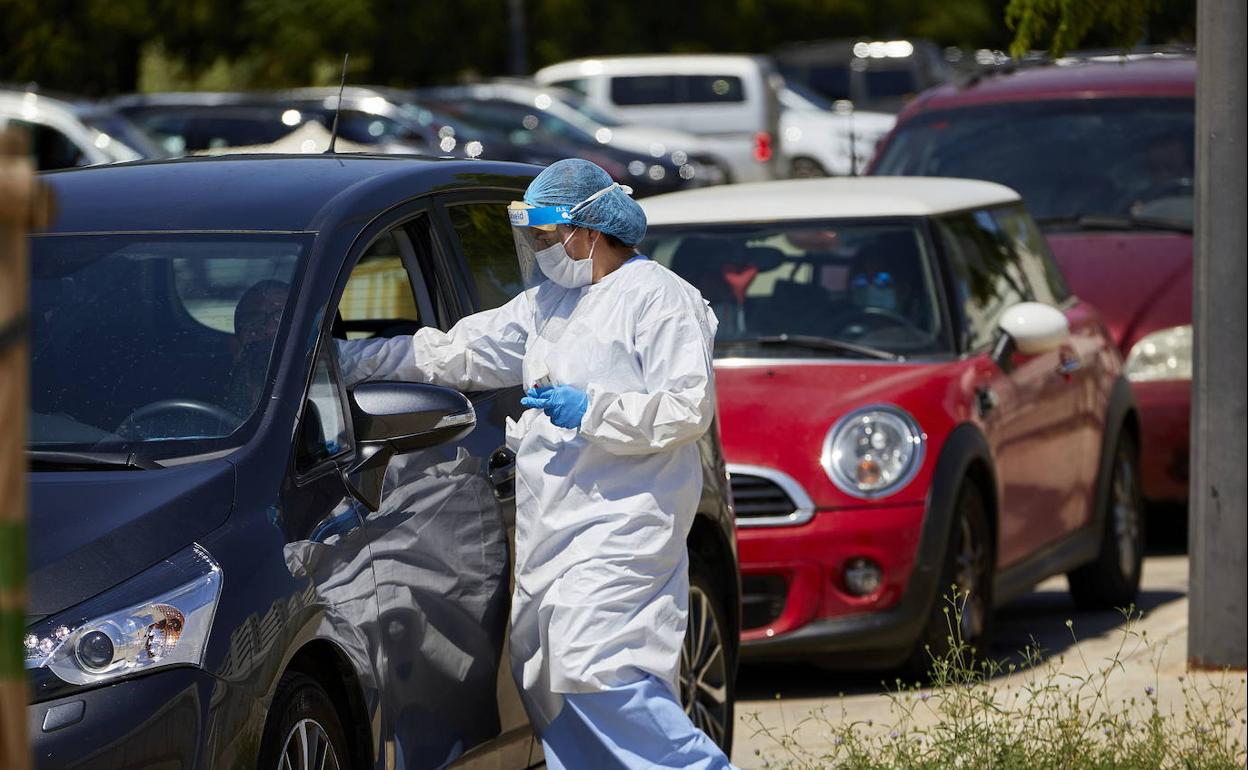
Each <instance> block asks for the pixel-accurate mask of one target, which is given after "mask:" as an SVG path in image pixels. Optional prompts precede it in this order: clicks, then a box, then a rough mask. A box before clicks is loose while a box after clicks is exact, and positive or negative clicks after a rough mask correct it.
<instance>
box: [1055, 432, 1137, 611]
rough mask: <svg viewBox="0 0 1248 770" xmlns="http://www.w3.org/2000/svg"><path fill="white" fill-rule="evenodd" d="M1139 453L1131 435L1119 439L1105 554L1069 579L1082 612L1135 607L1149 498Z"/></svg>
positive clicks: (1105, 528) (1105, 517)
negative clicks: (1145, 493)
mask: <svg viewBox="0 0 1248 770" xmlns="http://www.w3.org/2000/svg"><path fill="white" fill-rule="evenodd" d="M1139 467H1140V466H1139V452H1138V450H1137V448H1136V444H1135V439H1134V438H1133V437H1132V436H1131V435H1130V434H1129V433H1127V432H1126V431H1123V432H1122V433H1121V435H1120V436H1119V438H1118V446H1117V447H1116V448H1115V450H1114V464H1113V466H1111V470H1110V473H1111V474H1112V475H1111V476H1110V480H1109V494H1108V495H1107V496H1106V498H1105V500H1104V501H1103V502H1102V505H1104V506H1105V510H1103V511H1101V520H1102V521H1103V522H1104V525H1103V529H1102V532H1101V549H1100V552H1099V553H1098V554H1097V556H1096V560H1095V561H1092V562H1090V563H1088V564H1085V565H1083V566H1082V567H1079V568H1078V569H1076V570H1074V571H1072V572H1070V573H1069V574H1067V575H1066V579H1067V581H1068V582H1069V583H1070V596H1071V598H1072V599H1074V600H1075V604H1077V605H1078V606H1079V607H1080V608H1082V609H1102V610H1103V609H1115V608H1119V607H1126V606H1127V605H1129V604H1131V603H1132V602H1134V601H1135V597H1136V594H1137V593H1139V589H1140V572H1141V569H1140V567H1141V564H1142V563H1143V560H1144V511H1143V507H1144V506H1143V493H1142V492H1141V490H1140V474H1139Z"/></svg>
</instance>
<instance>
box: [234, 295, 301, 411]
mask: <svg viewBox="0 0 1248 770" xmlns="http://www.w3.org/2000/svg"><path fill="white" fill-rule="evenodd" d="M289 293H290V286H289V285H287V284H286V283H285V282H284V281H273V280H263V281H258V282H256V283H254V284H252V285H251V286H250V287H248V289H247V291H245V292H243V296H242V297H240V298H239V300H238V304H237V305H235V306H234V338H233V339H232V340H230V384H229V388H228V390H227V391H226V401H225V407H226V408H227V409H229V410H230V411H231V412H233V413H234V414H237V415H240V416H241V415H247V414H250V413H251V410H252V409H253V408H254V407H255V405H256V400H257V399H258V398H259V397H260V390H261V389H262V388H263V387H264V375H265V372H266V371H267V369H268V362H269V354H270V352H272V350H273V341H274V340H275V339H276V338H277V327H278V325H279V324H280V323H281V320H282V310H283V308H285V306H286V298H287V296H288V295H289Z"/></svg>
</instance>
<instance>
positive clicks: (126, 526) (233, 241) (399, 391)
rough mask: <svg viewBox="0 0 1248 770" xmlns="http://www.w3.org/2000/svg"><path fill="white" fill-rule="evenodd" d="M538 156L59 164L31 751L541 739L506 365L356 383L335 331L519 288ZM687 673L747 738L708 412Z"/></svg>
mask: <svg viewBox="0 0 1248 770" xmlns="http://www.w3.org/2000/svg"><path fill="white" fill-rule="evenodd" d="M536 171H537V169H536V168H535V167H532V166H524V165H518V164H507V163H493V162H483V161H464V160H459V161H457V160H441V161H438V160H417V159H410V158H394V157H390V158H386V157H365V156H343V155H322V156H281V157H266V156H233V157H228V158H213V159H192V160H175V161H159V162H149V163H136V164H127V165H119V166H109V167H99V168H93V169H82V170H74V171H66V172H57V173H53V174H49V175H47V176H45V177H44V179H45V180H46V182H47V183H48V184H49V185H50V186H51V187H52V188H53V190H54V191H55V194H56V196H57V199H58V204H59V210H60V214H59V217H58V219H57V221H56V223H55V228H54V229H53V230H52V231H51V232H47V233H44V234H41V235H39V236H36V237H35V238H33V240H32V260H31V261H32V277H33V282H32V295H31V303H32V308H31V314H32V319H33V321H32V328H31V340H30V342H31V350H32V388H31V408H32V409H31V422H30V448H29V462H30V470H31V473H30V489H31V522H30V553H29V557H30V558H29V569H30V575H29V589H30V593H29V612H30V617H29V625H28V629H27V634H26V638H25V640H24V642H25V653H26V666H27V669H28V672H29V674H30V681H31V686H32V690H31V692H32V703H31V705H30V707H29V710H28V714H29V730H30V735H31V740H32V743H33V750H34V757H35V762H36V765H37V766H38V767H42V768H67V767H93V768H94V767H99V768H138V767H157V766H159V767H162V768H236V767H237V768H250V767H261V768H278V767H282V768H287V767H289V768H310V767H325V768H335V767H341V768H347V767H352V768H392V767H398V768H404V767H405V768H432V767H446V766H454V767H490V768H526V767H531V766H533V765H538V764H540V763H541V749H540V743H538V742H536V741H535V740H534V738H533V734H532V730H531V729H530V727H529V725H528V722H527V720H526V718H525V715H524V711H523V709H522V708H521V705H520V701H519V698H518V695H517V692H516V688H515V685H514V683H513V681H512V678H511V675H510V670H509V665H508V662H507V661H508V656H507V650H506V642H507V640H506V629H507V620H508V609H509V607H508V605H509V596H510V579H511V577H510V575H511V562H512V558H511V538H512V534H513V529H512V526H513V524H514V516H515V507H514V503H513V495H514V483H515V481H514V473H513V471H514V462H515V458H514V457H513V456H512V455H511V454H510V453H509V452H508V451H507V450H506V449H505V448H504V446H503V426H504V420H505V419H506V418H507V417H508V416H513V417H514V416H516V415H517V414H518V413H519V412H520V410H521V408H520V406H519V395H520V394H519V392H518V391H515V390H507V391H496V392H481V393H470V394H460V393H458V392H455V391H453V390H448V389H445V388H438V387H434V386H429V385H419V384H413V383H395V382H364V383H360V384H358V385H356V386H355V387H354V388H351V389H347V388H346V387H344V385H343V382H342V381H341V379H340V377H339V372H338V364H337V361H336V358H335V356H334V355H333V351H334V344H333V343H334V340H335V339H345V338H364V337H371V336H378V335H381V336H390V335H397V334H410V333H412V332H413V331H414V330H416V329H419V328H421V327H422V326H436V327H439V328H443V329H446V328H449V327H450V325H451V324H453V323H454V322H455V321H456V320H457V319H459V318H460V317H462V316H464V315H467V314H470V313H473V312H476V311H479V310H482V309H485V308H491V307H495V306H497V305H499V304H501V303H503V302H506V301H507V300H508V299H510V298H511V297H512V296H514V295H515V293H516V292H518V291H519V290H520V289H521V278H520V275H519V270H518V268H517V266H516V259H515V256H514V246H513V243H512V237H511V234H510V227H509V225H508V222H507V218H506V213H505V207H506V204H507V202H508V201H510V200H513V199H516V198H518V197H520V195H521V193H522V191H523V190H524V188H525V187H526V185H527V184H528V183H529V181H530V179H531V178H532V177H533V175H534V174H535V173H536ZM702 449H703V460H704V463H703V475H704V481H705V491H704V496H703V500H702V505H701V509H700V511H699V516H698V520H697V523H696V524H695V526H694V528H693V531H692V534H691V535H690V540H689V548H690V550H691V556H692V558H691V564H692V570H693V574H692V580H691V587H692V591H693V594H694V596H693V597H692V601H691V602H690V608H691V609H690V612H691V616H690V633H689V636H688V639H687V641H686V650H685V653H686V654H685V656H684V661H683V662H684V664H685V665H684V667H683V673H682V687H683V690H684V695H685V702H686V704H687V708H688V709H689V711H690V713H691V714H693V715H694V716H695V720H696V721H697V722H698V724H699V726H701V727H703V728H704V729H705V730H706V731H707V732H708V733H710V734H712V735H713V736H714V737H715V738H716V739H717V740H719V741H720V742H721V743H722V744H724V745H725V746H728V745H729V744H730V742H731V737H732V736H731V729H732V717H733V711H732V699H733V677H734V675H735V667H736V658H737V638H738V630H739V594H738V591H739V589H738V585H739V582H738V577H737V562H736V545H735V535H734V529H733V522H732V518H731V517H732V509H731V504H730V496H729V491H728V486H727V476H726V473H725V470H724V463H723V458H722V456H721V454H720V447H719V441H718V433H717V431H711V432H710V433H709V434H708V435H707V437H705V438H704V439H703V443H702Z"/></svg>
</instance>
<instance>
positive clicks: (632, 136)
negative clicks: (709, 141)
mask: <svg viewBox="0 0 1248 770" xmlns="http://www.w3.org/2000/svg"><path fill="white" fill-rule="evenodd" d="M453 94H454V98H455V99H457V100H463V99H469V100H473V101H485V102H498V101H503V102H511V103H512V104H516V105H523V106H524V108H525V110H526V114H531V115H533V117H534V118H536V119H537V120H538V121H539V122H540V121H542V120H544V119H546V117H547V116H549V118H550V120H552V121H557V122H558V124H559V125H568V126H571V127H573V128H575V129H576V131H575V133H576V134H577V135H578V136H580V137H586V136H588V137H593V139H594V141H595V142H596V143H597V144H599V145H604V146H607V147H610V148H612V149H615V150H620V151H622V152H625V153H630V154H631V155H633V156H636V157H639V158H642V159H649V158H662V159H666V160H670V161H671V162H672V164H673V165H674V166H675V167H676V169H677V170H678V171H679V172H680V174H681V178H682V179H684V180H685V181H686V182H688V183H689V184H691V185H694V186H703V185H711V184H721V183H722V182H724V181H726V179H727V176H728V174H727V168H726V164H725V162H724V161H723V160H721V159H719V158H716V157H715V156H714V154H713V153H711V152H709V151H708V150H707V148H706V147H705V146H704V145H705V142H704V141H703V140H702V139H701V137H698V136H696V135H694V134H691V133H689V132H687V131H677V130H676V129H673V128H666V127H663V126H651V125H639V124H635V123H626V122H624V121H621V120H620V119H618V118H616V117H614V116H611V115H608V114H607V113H606V112H604V111H602V110H600V109H597V108H596V107H594V106H593V105H591V104H590V103H589V102H588V100H586V98H585V96H584V95H582V94H580V93H578V92H576V91H573V90H570V89H567V88H558V87H554V86H549V85H540V84H536V83H534V82H532V81H527V80H520V79H504V78H500V79H496V80H492V81H490V82H488V83H475V84H471V85H465V86H459V87H456V88H455V89H454V90H453ZM565 133H567V132H565ZM564 157H566V156H564Z"/></svg>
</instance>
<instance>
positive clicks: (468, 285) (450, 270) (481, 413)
mask: <svg viewBox="0 0 1248 770" xmlns="http://www.w3.org/2000/svg"><path fill="white" fill-rule="evenodd" d="M523 193H524V191H523V189H520V188H517V189H515V190H511V191H492V192H486V191H482V192H473V193H458V194H448V195H444V196H441V197H440V198H439V199H438V206H437V208H438V220H439V224H440V225H441V227H442V228H443V230H444V232H445V233H446V237H447V240H448V242H449V244H450V248H449V249H448V250H447V252H446V257H447V258H445V259H443V260H442V265H441V268H442V269H443V270H444V271H445V273H446V275H447V278H448V280H450V281H453V282H454V283H455V284H456V286H457V287H458V306H459V315H460V316H463V315H468V314H471V313H475V312H480V311H482V310H490V309H493V308H496V307H499V306H501V305H503V304H505V303H507V302H508V301H509V300H511V299H512V298H513V297H515V296H516V295H517V294H519V293H520V292H521V291H523V289H524V282H523V279H522V278H521V276H520V269H519V265H518V263H517V262H516V252H515V242H514V241H513V240H512V235H511V225H510V223H509V221H508V218H507V203H508V202H510V201H513V200H518V199H519V198H521V197H522V195H523ZM522 395H523V394H522V393H521V391H520V388H508V389H503V390H496V391H487V392H482V393H474V394H470V397H471V398H472V400H473V404H474V405H475V406H476V408H477V419H478V420H479V421H480V420H486V419H488V420H491V421H493V422H494V423H495V424H497V425H498V426H499V430H500V431H501V430H503V428H504V425H505V422H506V419H507V418H508V417H511V418H513V419H517V418H519V416H520V413H521V412H522V411H523V407H521V406H520V398H521V396H522ZM491 435H493V434H491ZM489 458H490V459H489V471H490V474H491V479H492V482H493V484H494V492H495V494H496V496H497V497H498V499H499V502H500V505H502V506H503V515H504V518H505V520H506V523H507V535H508V542H509V544H510V546H511V547H512V549H513V553H514V546H515V523H516V503H515V473H516V457H515V454H514V453H512V451H511V450H510V449H508V448H507V447H506V446H505V445H504V443H503V441H502V436H501V433H500V438H499V441H498V443H497V444H496V445H495V446H494V447H493V448H492V449H490V454H489ZM513 584H514V583H510V584H509V587H510V585H513ZM499 674H500V676H499V682H498V692H499V720H500V722H501V724H502V728H503V732H504V734H505V735H508V736H510V738H509V739H508V740H509V746H510V748H508V749H507V752H506V759H507V760H508V761H510V762H514V761H516V760H518V759H519V758H520V750H521V747H523V752H524V759H523V762H521V763H520V764H506V765H504V766H505V767H513V766H514V767H525V766H528V764H530V754H531V753H533V752H535V748H534V746H535V743H536V741H535V740H533V732H532V728H531V727H530V725H529V720H528V716H527V715H526V714H525V712H524V706H523V703H522V702H521V700H520V694H519V691H518V689H517V688H516V683H515V680H514V678H513V677H512V676H511V673H510V668H509V666H508V661H507V656H504V665H503V667H502V669H500V672H499ZM490 767H494V766H493V765H491V766H490Z"/></svg>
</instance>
